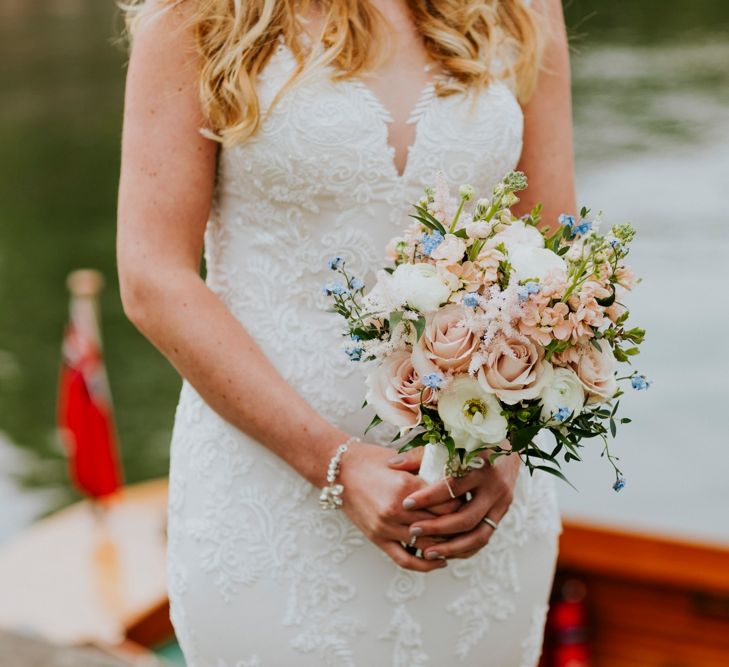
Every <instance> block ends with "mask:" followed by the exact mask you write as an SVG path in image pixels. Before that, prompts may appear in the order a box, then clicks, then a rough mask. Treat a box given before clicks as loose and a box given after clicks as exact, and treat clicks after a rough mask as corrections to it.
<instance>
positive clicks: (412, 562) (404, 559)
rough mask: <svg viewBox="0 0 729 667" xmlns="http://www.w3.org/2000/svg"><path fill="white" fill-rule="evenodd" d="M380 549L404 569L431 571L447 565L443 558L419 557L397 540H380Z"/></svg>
mask: <svg viewBox="0 0 729 667" xmlns="http://www.w3.org/2000/svg"><path fill="white" fill-rule="evenodd" d="M379 546H380V547H381V548H382V550H383V551H384V552H385V553H386V554H387V555H388V556H389V557H390V558H392V560H393V561H395V563H397V564H398V565H399V566H400V567H404V568H405V569H406V570H415V571H416V572H431V571H432V570H437V569H439V568H442V567H446V566H447V564H448V563H447V561H446V560H445V558H430V559H427V560H426V559H425V558H419V557H418V556H414V555H413V554H410V553H408V552H407V551H405V549H404V547H403V546H402V545H401V544H400V543H399V542H390V541H386V542H382V543H380V545H379Z"/></svg>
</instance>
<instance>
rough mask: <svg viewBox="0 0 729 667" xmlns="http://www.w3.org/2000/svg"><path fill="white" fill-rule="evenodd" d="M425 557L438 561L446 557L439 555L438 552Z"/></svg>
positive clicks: (429, 553)
mask: <svg viewBox="0 0 729 667" xmlns="http://www.w3.org/2000/svg"><path fill="white" fill-rule="evenodd" d="M425 557H426V558H427V559H428V560H437V559H438V558H444V556H442V555H441V554H439V553H438V552H437V551H429V552H428V553H427V554H425Z"/></svg>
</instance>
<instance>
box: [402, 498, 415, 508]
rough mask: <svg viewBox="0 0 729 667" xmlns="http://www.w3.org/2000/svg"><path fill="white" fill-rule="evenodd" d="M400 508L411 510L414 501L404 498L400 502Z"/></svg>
mask: <svg viewBox="0 0 729 667" xmlns="http://www.w3.org/2000/svg"><path fill="white" fill-rule="evenodd" d="M402 506H403V507H404V508H405V509H406V510H411V509H413V507H415V500H414V499H413V498H405V500H403V501H402Z"/></svg>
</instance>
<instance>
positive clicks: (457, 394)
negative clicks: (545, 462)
mask: <svg viewBox="0 0 729 667" xmlns="http://www.w3.org/2000/svg"><path fill="white" fill-rule="evenodd" d="M438 414H439V415H440V418H441V419H442V420H443V424H444V425H445V427H446V430H447V431H448V433H450V435H451V436H452V437H453V439H454V440H455V442H456V447H459V448H462V449H465V450H466V451H468V452H470V451H473V450H474V449H477V448H478V447H483V446H485V445H498V444H499V443H501V442H502V441H503V440H504V438H506V434H507V422H506V418H505V417H504V416H503V415H502V414H501V404H500V403H499V401H498V399H497V398H496V396H494V395H493V394H491V393H489V392H487V391H485V390H484V389H483V387H481V385H480V384H479V383H478V381H477V380H476V379H475V378H472V377H470V376H468V375H461V376H458V377H456V378H455V379H454V380H453V382H452V383H451V385H450V386H449V387H448V389H446V390H445V391H443V393H442V394H441V395H440V397H439V399H438Z"/></svg>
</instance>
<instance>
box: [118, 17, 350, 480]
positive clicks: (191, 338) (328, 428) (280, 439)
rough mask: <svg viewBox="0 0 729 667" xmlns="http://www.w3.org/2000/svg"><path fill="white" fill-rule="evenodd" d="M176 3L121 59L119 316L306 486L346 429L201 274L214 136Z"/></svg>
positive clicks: (318, 475)
mask: <svg viewBox="0 0 729 667" xmlns="http://www.w3.org/2000/svg"><path fill="white" fill-rule="evenodd" d="M196 81H197V66H196V56H195V52H194V48H193V43H192V39H191V36H190V35H188V34H187V31H186V27H185V25H184V20H183V17H182V16H181V14H180V10H179V9H177V8H175V9H171V10H168V11H167V12H166V13H165V14H164V15H162V16H159V17H155V18H153V19H151V20H150V22H149V23H148V24H147V25H144V26H142V27H141V28H140V30H139V32H138V34H137V35H136V37H135V41H134V47H133V50H132V55H131V59H130V62H129V72H128V78H127V89H126V103H125V112H124V133H123V142H122V166H121V182H120V189H119V221H118V238H117V244H118V266H119V279H120V284H121V293H122V301H123V305H124V309H125V312H126V313H127V315H128V317H129V318H130V320H132V322H134V324H135V325H136V326H137V327H138V328H139V329H140V330H141V331H142V333H144V335H145V336H147V337H148V338H149V339H150V341H152V343H154V345H155V346H156V347H157V348H159V350H160V351H161V352H162V353H163V354H164V355H165V356H166V357H167V358H168V359H169V361H170V362H171V363H172V364H173V365H174V366H175V368H176V369H177V370H178V371H179V373H180V374H181V375H182V376H184V377H185V378H187V379H188V380H189V381H190V383H191V384H192V385H193V386H194V387H195V388H196V389H197V390H198V391H199V392H200V394H201V395H202V396H203V397H204V399H205V401H206V402H207V403H209V404H210V405H211V406H212V407H213V408H214V409H215V410H216V411H217V412H218V413H220V414H221V415H222V416H223V417H225V418H226V419H227V420H228V421H230V422H231V423H233V424H235V425H236V426H238V427H240V428H241V429H243V430H245V431H246V432H247V433H248V434H250V435H251V436H253V437H254V438H256V439H257V440H260V441H261V442H264V443H265V444H266V445H267V446H268V447H270V449H271V450H273V451H274V452H275V453H276V454H278V455H279V456H281V457H282V458H284V459H285V460H286V461H288V462H289V463H290V464H291V465H292V466H293V467H294V468H295V469H296V470H297V471H298V472H300V473H301V474H302V475H303V476H304V477H306V478H307V479H308V480H309V481H311V482H312V483H314V484H316V485H318V486H321V485H322V484H323V483H324V476H325V474H326V464H327V461H328V460H329V458H330V457H331V455H332V454H333V453H334V450H335V449H336V446H337V445H338V444H339V443H341V442H343V441H344V440H346V438H347V434H345V433H344V432H342V431H341V430H339V429H337V428H335V427H333V426H332V425H331V424H329V423H328V422H327V421H326V420H324V419H323V418H322V417H321V416H320V415H318V414H317V413H316V412H315V411H314V410H313V409H312V408H311V407H310V406H309V405H308V404H307V403H306V402H305V401H304V400H303V399H302V398H301V397H300V396H299V395H298V394H297V393H296V392H295V391H294V390H293V389H292V388H291V387H290V386H289V385H288V384H287V383H286V382H285V381H284V380H283V379H282V378H281V376H280V375H279V374H278V373H277V372H276V371H275V370H274V368H273V366H272V365H271V363H270V362H269V361H268V360H267V359H266V357H265V356H264V355H263V354H262V352H261V350H260V349H259V348H258V346H257V345H256V344H255V343H254V341H253V340H252V338H251V336H250V335H249V334H248V333H247V332H246V331H245V329H244V328H243V327H242V326H241V324H240V323H239V322H238V321H237V320H236V319H235V318H234V317H233V316H232V315H231V313H230V312H229V310H228V309H227V308H226V307H225V305H224V304H223V303H222V302H221V301H220V300H219V299H218V298H217V297H216V296H215V295H214V294H213V293H212V292H211V291H210V290H209V289H208V287H207V286H206V285H205V283H204V282H203V281H202V280H201V278H200V277H199V273H198V270H199V263H200V256H201V252H202V243H203V234H204V229H205V225H206V222H207V219H208V214H209V209H210V202H211V198H212V192H213V187H214V180H215V163H216V153H217V144H216V143H215V142H213V141H210V140H209V139H206V138H204V137H203V136H202V135H201V134H200V132H199V128H200V127H202V126H203V125H204V121H203V117H202V113H201V110H200V103H199V101H198V98H197V85H196Z"/></svg>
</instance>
